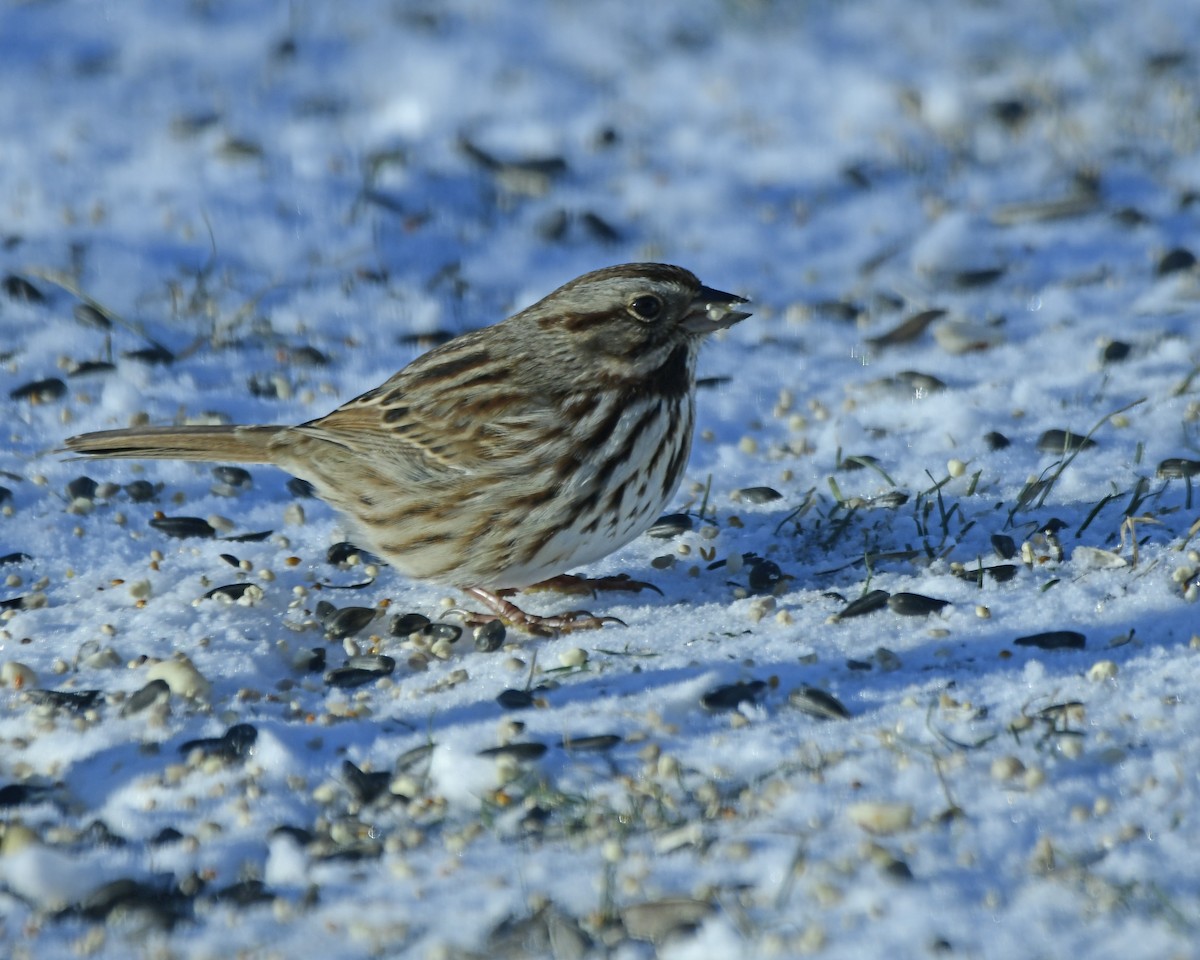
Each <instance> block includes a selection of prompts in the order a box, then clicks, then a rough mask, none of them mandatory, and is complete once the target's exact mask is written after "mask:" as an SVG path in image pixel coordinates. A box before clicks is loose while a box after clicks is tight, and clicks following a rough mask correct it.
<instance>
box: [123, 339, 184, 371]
mask: <svg viewBox="0 0 1200 960" xmlns="http://www.w3.org/2000/svg"><path fill="white" fill-rule="evenodd" d="M121 356H123V357H124V358H125V359H126V360H136V361H137V362H138V363H149V364H161V365H163V366H166V365H167V364H171V363H174V362H175V354H173V353H172V352H171V351H170V350H168V349H167V348H166V347H164V346H161V345H160V344H157V343H156V344H154V345H152V346H149V347H143V348H142V349H141V350H127V351H125V352H124V353H122V354H121Z"/></svg>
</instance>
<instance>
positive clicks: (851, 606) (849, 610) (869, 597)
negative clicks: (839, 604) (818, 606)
mask: <svg viewBox="0 0 1200 960" xmlns="http://www.w3.org/2000/svg"><path fill="white" fill-rule="evenodd" d="M888 597H889V594H888V592H887V591H886V590H870V591H868V592H867V593H864V594H863V595H862V596H861V597H858V598H856V599H854V600H851V601H850V602H849V603H848V604H846V606H845V607H843V608H842V609H841V610H840V611H839V612H838V613H836V614H834V616H833V617H832V618H831V619H832V620H833V621H834V622H835V623H836V622H837V621H838V620H848V619H849V618H850V617H861V616H863V615H864V614H868V613H874V612H875V611H876V610H881V609H883V607H885V606H886V605H887V602H888Z"/></svg>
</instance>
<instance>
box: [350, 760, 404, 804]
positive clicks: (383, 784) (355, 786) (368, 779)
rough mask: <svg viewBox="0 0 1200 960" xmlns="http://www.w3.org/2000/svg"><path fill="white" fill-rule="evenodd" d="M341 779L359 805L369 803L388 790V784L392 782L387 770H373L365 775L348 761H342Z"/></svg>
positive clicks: (389, 772)
mask: <svg viewBox="0 0 1200 960" xmlns="http://www.w3.org/2000/svg"><path fill="white" fill-rule="evenodd" d="M342 779H343V780H344V781H345V782H346V786H347V787H349V788H350V792H351V793H353V794H354V799H355V800H357V801H358V802H359V803H370V802H371V801H373V800H375V799H376V798H378V797H379V795H380V794H381V793H383V792H384V791H385V790H386V789H387V788H388V784H390V783H391V782H392V774H391V771H388V770H373V771H371V772H370V773H367V772H365V771H363V770H361V769H359V768H358V767H356V766H355V765H354V764H353V763H351V762H350V761H349V760H343V761H342Z"/></svg>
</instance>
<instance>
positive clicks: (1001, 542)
mask: <svg viewBox="0 0 1200 960" xmlns="http://www.w3.org/2000/svg"><path fill="white" fill-rule="evenodd" d="M992 549H993V550H995V551H996V555H997V556H999V557H1000V559H1002V560H1011V559H1012V558H1013V557H1015V556H1016V555H1017V544H1016V541H1014V540H1013V538H1012V537H1010V536H1008V535H1007V534H1004V533H993V534H992Z"/></svg>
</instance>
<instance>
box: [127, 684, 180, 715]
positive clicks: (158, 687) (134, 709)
mask: <svg viewBox="0 0 1200 960" xmlns="http://www.w3.org/2000/svg"><path fill="white" fill-rule="evenodd" d="M170 698H171V688H170V687H169V686H168V685H167V681H166V680H151V681H150V682H149V683H147V684H146V685H145V686H144V687H142V688H141V689H140V690H138V691H136V692H134V693H132V694H130V696H129V699H127V700H126V701H125V703H124V704H122V706H121V716H123V717H132V716H133V715H134V714H137V713H141V712H142V711H143V710H145V709H147V708H148V707H153V706H157V705H158V704H160V703H166V702H167V701H168V700H169V699H170Z"/></svg>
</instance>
